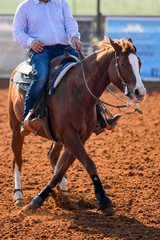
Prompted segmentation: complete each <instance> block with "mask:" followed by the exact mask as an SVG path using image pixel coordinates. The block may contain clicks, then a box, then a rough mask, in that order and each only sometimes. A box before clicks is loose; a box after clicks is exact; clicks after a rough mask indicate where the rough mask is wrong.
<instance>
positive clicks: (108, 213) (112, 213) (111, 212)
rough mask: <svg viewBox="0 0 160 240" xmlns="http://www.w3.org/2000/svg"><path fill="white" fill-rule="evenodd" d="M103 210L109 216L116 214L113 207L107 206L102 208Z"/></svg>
mask: <svg viewBox="0 0 160 240" xmlns="http://www.w3.org/2000/svg"><path fill="white" fill-rule="evenodd" d="M101 212H102V213H104V214H105V215H107V216H112V215H114V214H115V210H114V208H113V207H106V208H103V209H101Z"/></svg>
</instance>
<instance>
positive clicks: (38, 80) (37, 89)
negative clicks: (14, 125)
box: [23, 44, 78, 120]
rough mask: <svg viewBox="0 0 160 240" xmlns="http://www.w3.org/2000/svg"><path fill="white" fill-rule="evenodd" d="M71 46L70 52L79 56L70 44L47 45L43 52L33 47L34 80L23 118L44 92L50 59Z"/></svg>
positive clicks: (26, 98) (29, 90)
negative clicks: (34, 49)
mask: <svg viewBox="0 0 160 240" xmlns="http://www.w3.org/2000/svg"><path fill="white" fill-rule="evenodd" d="M66 47H70V48H71V49H70V51H69V53H70V54H71V55H74V56H76V57H78V54H77V52H76V50H75V49H74V48H73V47H71V46H70V45H60V44H58V45H53V46H45V47H44V48H43V50H42V52H38V53H36V52H34V51H33V50H32V49H31V50H30V51H29V57H30V59H31V64H32V68H33V80H32V82H31V85H30V86H29V88H28V90H27V93H26V96H25V106H24V114H23V120H24V119H25V117H26V116H27V114H28V112H29V110H30V109H32V108H33V106H34V105H35V103H36V100H37V99H38V97H39V96H40V95H41V94H42V92H43V89H44V87H45V85H46V83H47V79H48V75H49V64H50V61H51V60H52V59H53V58H55V57H57V56H60V55H62V54H64V52H65V48H66Z"/></svg>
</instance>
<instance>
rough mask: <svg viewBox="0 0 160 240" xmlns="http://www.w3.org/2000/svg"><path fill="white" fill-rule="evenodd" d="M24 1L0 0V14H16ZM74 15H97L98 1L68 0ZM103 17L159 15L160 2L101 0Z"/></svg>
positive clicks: (146, 0) (154, 0)
mask: <svg viewBox="0 0 160 240" xmlns="http://www.w3.org/2000/svg"><path fill="white" fill-rule="evenodd" d="M21 2H23V1H22V0H0V13H1V14H7V13H8V14H10V13H12V14H13V13H15V11H16V8H17V6H18V5H19V3H21ZM68 3H69V5H70V7H71V10H72V13H73V14H77V15H79V14H80V15H96V13H97V10H96V9H97V0H68ZM100 10H101V13H102V15H143V16H144V15H151V16H152V15H153V16H154V15H159V14H160V0H153V1H152V0H134V1H128V0H101V9H100Z"/></svg>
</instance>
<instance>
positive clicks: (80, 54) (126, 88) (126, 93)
mask: <svg viewBox="0 0 160 240" xmlns="http://www.w3.org/2000/svg"><path fill="white" fill-rule="evenodd" d="M77 52H78V56H79V59H80V64H81V69H82V74H83V79H84V83H85V86H86V88H87V90H88V91H89V93H90V94H91V95H92V97H94V98H95V99H96V100H97V101H98V102H100V103H101V104H104V105H107V106H110V107H114V108H119V109H120V108H124V107H131V108H133V109H134V110H135V111H136V112H138V113H140V114H142V111H141V110H140V109H139V105H138V108H135V107H134V106H132V105H130V104H129V98H128V97H127V98H128V101H127V102H126V101H124V100H123V99H121V98H119V97H118V96H117V95H116V94H114V93H113V92H112V91H111V90H110V89H109V88H107V90H108V91H109V92H110V93H111V94H112V95H113V96H115V97H116V98H117V99H119V100H120V101H121V102H123V103H125V105H120V106H118V105H113V104H110V103H107V102H105V101H102V100H101V99H99V98H98V97H96V96H95V95H94V94H93V93H92V91H91V90H90V88H89V87H88V84H87V81H86V76H85V72H84V67H83V63H82V60H83V57H82V56H83V55H82V53H81V52H80V51H79V50H78V51H77ZM115 61H116V63H115V67H116V70H117V74H118V77H119V78H120V79H121V82H122V85H123V86H124V88H125V95H126V96H127V95H128V94H129V91H128V86H127V84H126V83H125V80H124V78H123V76H122V74H121V73H120V70H119V64H118V57H117V55H116V52H115Z"/></svg>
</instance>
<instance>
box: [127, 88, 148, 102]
mask: <svg viewBox="0 0 160 240" xmlns="http://www.w3.org/2000/svg"><path fill="white" fill-rule="evenodd" d="M125 95H126V96H127V97H129V98H130V99H131V101H132V102H133V103H140V102H142V101H143V100H144V98H145V95H146V90H145V88H143V89H142V90H141V89H138V88H134V89H132V88H128V89H127V91H125Z"/></svg>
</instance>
